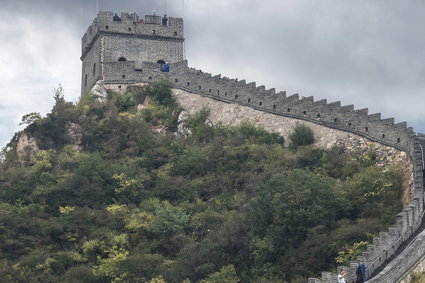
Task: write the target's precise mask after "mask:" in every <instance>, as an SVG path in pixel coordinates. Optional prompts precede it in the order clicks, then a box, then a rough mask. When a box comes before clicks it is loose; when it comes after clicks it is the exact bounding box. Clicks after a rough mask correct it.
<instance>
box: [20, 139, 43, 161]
mask: <svg viewBox="0 0 425 283" xmlns="http://www.w3.org/2000/svg"><path fill="white" fill-rule="evenodd" d="M39 151H40V149H39V147H38V145H37V141H36V140H35V139H34V138H33V137H29V136H28V135H27V134H26V133H22V135H21V136H20V137H19V140H18V144H17V146H16V153H17V154H18V158H19V160H31V159H32V158H33V157H34V155H35V154H36V153H37V152H39Z"/></svg>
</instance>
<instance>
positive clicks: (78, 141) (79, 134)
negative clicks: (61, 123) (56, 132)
mask: <svg viewBox="0 0 425 283" xmlns="http://www.w3.org/2000/svg"><path fill="white" fill-rule="evenodd" d="M66 133H67V135H68V137H69V139H70V140H71V143H72V146H73V147H74V149H75V150H81V148H82V139H83V129H82V127H81V126H80V125H78V124H75V123H72V122H68V123H67V124H66Z"/></svg>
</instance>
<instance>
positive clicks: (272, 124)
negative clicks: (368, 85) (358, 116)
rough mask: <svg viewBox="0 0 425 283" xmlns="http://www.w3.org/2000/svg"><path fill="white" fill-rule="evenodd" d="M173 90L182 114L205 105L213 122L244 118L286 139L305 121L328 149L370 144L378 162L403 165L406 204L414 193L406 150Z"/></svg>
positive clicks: (229, 122)
mask: <svg viewBox="0 0 425 283" xmlns="http://www.w3.org/2000/svg"><path fill="white" fill-rule="evenodd" d="M172 93H173V96H174V97H175V98H176V99H177V101H178V102H179V104H180V105H181V106H182V107H183V109H184V110H185V111H184V112H182V114H180V115H185V116H187V115H192V114H194V113H196V112H198V111H200V110H201V109H202V108H208V109H209V110H210V115H209V120H210V121H211V123H213V124H218V123H222V124H224V125H231V126H235V125H238V124H240V123H241V122H243V121H249V122H252V123H254V124H256V125H261V126H263V127H264V128H265V129H266V130H267V131H269V132H273V133H277V134H279V135H281V136H283V137H284V138H285V141H287V142H288V135H289V134H290V133H291V132H292V131H293V129H294V127H296V126H297V125H298V124H304V125H306V126H308V127H309V128H310V129H311V130H312V131H313V132H314V137H315V144H316V146H318V147H320V148H326V149H328V148H331V147H333V146H338V147H342V148H344V149H346V150H348V151H357V152H359V151H360V152H364V153H366V152H367V151H368V150H369V149H370V148H373V149H374V150H375V152H376V155H377V156H378V158H379V160H378V165H379V166H383V167H388V166H390V165H393V164H395V163H399V164H400V165H401V166H402V167H403V170H404V173H405V183H404V194H403V204H404V205H407V204H408V203H409V201H410V199H411V197H412V196H413V193H414V186H413V166H412V163H411V162H410V160H409V158H408V156H407V154H406V153H405V152H403V151H400V150H397V149H395V148H393V147H390V146H386V145H383V144H380V143H377V142H372V141H370V140H368V139H367V138H365V137H362V136H359V135H356V134H353V133H349V132H344V131H341V130H337V129H332V128H328V127H325V126H322V125H318V124H315V123H312V122H308V121H304V120H299V119H294V118H288V117H284V116H280V115H276V114H272V113H268V112H263V111H260V110H256V109H253V108H250V107H247V106H242V105H237V104H229V103H224V102H221V101H218V100H214V99H210V98H208V97H204V96H201V95H197V94H194V93H189V92H186V91H183V90H180V89H173V92H172ZM179 120H183V118H182V117H179ZM179 125H181V124H179ZM180 127H181V129H180V130H181V131H182V132H183V125H181V126H180Z"/></svg>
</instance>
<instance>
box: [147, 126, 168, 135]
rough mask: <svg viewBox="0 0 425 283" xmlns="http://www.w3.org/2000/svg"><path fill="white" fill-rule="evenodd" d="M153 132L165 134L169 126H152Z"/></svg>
mask: <svg viewBox="0 0 425 283" xmlns="http://www.w3.org/2000/svg"><path fill="white" fill-rule="evenodd" d="M151 130H152V133H154V134H165V132H166V131H167V128H165V127H164V126H161V125H160V126H155V127H152V129H151Z"/></svg>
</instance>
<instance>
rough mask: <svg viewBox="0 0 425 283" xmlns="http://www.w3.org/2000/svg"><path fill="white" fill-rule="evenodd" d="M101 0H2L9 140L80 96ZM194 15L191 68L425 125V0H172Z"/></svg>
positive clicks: (190, 18) (1, 79)
mask: <svg viewBox="0 0 425 283" xmlns="http://www.w3.org/2000/svg"><path fill="white" fill-rule="evenodd" d="M98 5H99V9H100V10H110V11H114V12H117V13H120V12H124V11H125V12H137V13H138V14H139V15H144V14H151V13H152V11H153V9H155V10H156V12H157V13H158V14H162V13H163V12H164V8H165V6H164V0H145V1H140V0H139V1H136V0H132V1H131V0H120V1H118V0H98ZM96 6H97V3H96V0H72V1H70V0H19V1H17V0H13V1H12V0H1V9H0V19H1V21H0V42H1V44H0V53H1V54H2V56H0V89H1V91H0V146H1V147H2V146H4V145H5V144H6V143H7V142H8V141H9V140H10V138H11V137H12V136H13V133H14V132H15V131H16V130H18V129H19V127H18V124H19V122H20V119H21V117H22V116H23V115H24V114H27V113H30V112H40V113H42V114H45V113H47V112H49V111H50V110H51V108H52V105H53V102H54V99H53V93H52V90H53V88H55V87H57V85H58V83H61V84H62V85H63V87H64V89H65V98H66V99H67V100H69V101H77V100H78V98H79V95H80V74H81V62H80V60H79V57H80V55H81V54H80V52H81V51H80V39H81V37H82V35H83V33H84V31H85V30H86V29H87V27H88V25H89V24H90V23H91V22H92V20H93V18H94V17H95V15H96ZM166 8H167V14H168V15H170V16H183V17H184V19H185V37H186V58H187V60H188V61H189V65H190V66H191V67H196V68H199V69H202V70H204V71H206V72H211V73H213V74H222V75H225V76H228V77H237V78H239V79H246V80H247V81H255V82H257V85H258V86H259V85H263V84H264V85H266V88H276V90H278V91H280V90H286V91H287V93H288V94H292V93H300V95H303V96H314V97H315V98H316V99H322V98H327V99H328V101H329V102H331V101H337V100H341V101H342V104H344V105H345V104H354V105H355V108H356V109H360V108H369V113H374V112H380V113H382V116H383V117H384V118H387V117H394V118H395V119H396V122H402V121H407V123H408V125H409V126H412V127H414V129H415V130H416V131H419V132H425V111H424V109H425V29H424V27H425V1H423V0H410V1H399V0H373V1H372V0H345V1H341V0H320V1H317V0H262V1H258V0H257V1H254V0H214V1H211V0H168V1H167V3H166Z"/></svg>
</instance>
